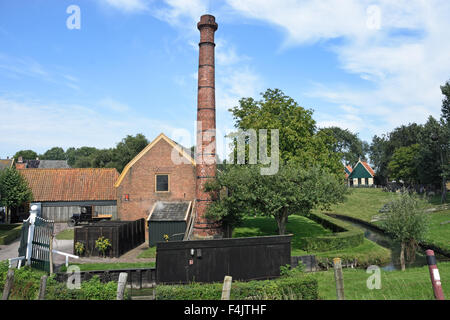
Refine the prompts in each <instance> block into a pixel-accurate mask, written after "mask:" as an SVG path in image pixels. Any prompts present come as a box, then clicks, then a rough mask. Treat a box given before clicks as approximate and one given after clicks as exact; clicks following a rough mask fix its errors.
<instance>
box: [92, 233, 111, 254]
mask: <svg viewBox="0 0 450 320" xmlns="http://www.w3.org/2000/svg"><path fill="white" fill-rule="evenodd" d="M111 246H112V245H111V242H109V239H106V238H105V237H104V236H101V237H99V238H98V239H97V240H96V241H95V248H97V249H98V251H100V253H101V254H102V255H103V256H105V254H106V251H107V250H108V249H109V248H110V247H111Z"/></svg>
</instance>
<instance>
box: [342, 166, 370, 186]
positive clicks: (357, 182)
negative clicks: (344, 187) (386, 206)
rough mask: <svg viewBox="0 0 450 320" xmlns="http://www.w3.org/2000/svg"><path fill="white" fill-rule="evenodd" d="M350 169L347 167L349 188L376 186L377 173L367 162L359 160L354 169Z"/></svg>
mask: <svg viewBox="0 0 450 320" xmlns="http://www.w3.org/2000/svg"><path fill="white" fill-rule="evenodd" d="M348 167H349V166H346V167H345V173H346V178H347V183H348V186H350V187H360V186H361V187H362V186H364V187H370V186H373V185H374V181H373V179H374V177H375V172H374V171H373V169H372V168H371V167H370V165H369V164H368V163H367V162H365V161H361V160H359V161H358V163H357V164H356V165H355V166H354V167H353V168H348Z"/></svg>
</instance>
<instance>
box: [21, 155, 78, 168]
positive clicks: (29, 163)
mask: <svg viewBox="0 0 450 320" xmlns="http://www.w3.org/2000/svg"><path fill="white" fill-rule="evenodd" d="M67 168H70V166H69V164H68V163H67V160H39V158H36V159H35V160H23V159H22V157H19V158H18V159H17V163H16V169H67Z"/></svg>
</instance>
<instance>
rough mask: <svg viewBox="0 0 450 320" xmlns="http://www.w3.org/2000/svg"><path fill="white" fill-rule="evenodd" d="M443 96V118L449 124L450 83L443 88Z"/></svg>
mask: <svg viewBox="0 0 450 320" xmlns="http://www.w3.org/2000/svg"><path fill="white" fill-rule="evenodd" d="M441 91H442V94H443V95H444V96H445V97H444V99H443V100H442V109H441V110H442V118H443V119H444V120H445V122H446V123H447V124H449V123H450V81H447V82H446V83H445V85H443V86H441Z"/></svg>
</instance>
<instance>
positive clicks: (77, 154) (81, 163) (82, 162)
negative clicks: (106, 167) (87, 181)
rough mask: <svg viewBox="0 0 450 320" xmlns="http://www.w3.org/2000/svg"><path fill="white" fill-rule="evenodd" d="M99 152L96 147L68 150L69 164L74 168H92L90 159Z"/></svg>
mask: <svg viewBox="0 0 450 320" xmlns="http://www.w3.org/2000/svg"><path fill="white" fill-rule="evenodd" d="M97 151H98V149H97V148H94V147H81V148H73V147H72V148H68V149H67V150H66V157H67V163H68V164H69V166H71V167H73V168H88V167H90V166H91V164H90V162H91V159H90V157H91V156H92V155H93V154H94V153H95V152H97Z"/></svg>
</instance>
